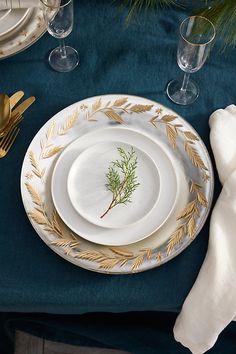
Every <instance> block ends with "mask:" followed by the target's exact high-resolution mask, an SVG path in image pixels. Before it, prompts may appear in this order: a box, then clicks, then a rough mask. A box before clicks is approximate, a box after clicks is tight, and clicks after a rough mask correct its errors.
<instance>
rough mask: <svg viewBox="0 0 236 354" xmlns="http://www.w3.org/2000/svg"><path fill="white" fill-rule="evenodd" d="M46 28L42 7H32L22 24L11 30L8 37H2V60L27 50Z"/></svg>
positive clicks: (0, 45)
mask: <svg viewBox="0 0 236 354" xmlns="http://www.w3.org/2000/svg"><path fill="white" fill-rule="evenodd" d="M46 30H47V29H46V25H45V22H44V19H43V10H42V9H41V8H40V7H37V8H36V7H35V8H32V9H30V11H29V12H28V15H27V16H26V18H25V20H24V21H23V22H22V24H21V25H20V26H17V27H16V28H15V29H14V30H13V31H11V32H10V33H9V34H8V35H7V37H6V38H5V37H3V38H0V60H1V59H5V58H7V57H9V56H11V55H14V54H17V53H19V52H21V51H23V50H25V49H26V48H28V47H29V46H31V45H32V44H33V43H35V42H36V41H37V40H38V39H39V38H40V37H41V36H42V35H43V34H44V33H45V32H46Z"/></svg>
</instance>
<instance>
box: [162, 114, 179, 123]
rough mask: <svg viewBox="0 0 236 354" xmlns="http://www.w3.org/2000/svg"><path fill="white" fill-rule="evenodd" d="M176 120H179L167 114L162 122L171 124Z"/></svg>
mask: <svg viewBox="0 0 236 354" xmlns="http://www.w3.org/2000/svg"><path fill="white" fill-rule="evenodd" d="M176 118H177V116H173V115H168V114H166V115H165V116H163V117H161V120H162V121H163V122H166V123H169V122H173V120H175V119H176Z"/></svg>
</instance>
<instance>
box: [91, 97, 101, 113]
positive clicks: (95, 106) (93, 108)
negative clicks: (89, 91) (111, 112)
mask: <svg viewBox="0 0 236 354" xmlns="http://www.w3.org/2000/svg"><path fill="white" fill-rule="evenodd" d="M101 105H102V104H101V97H100V98H99V99H98V100H97V101H95V102H94V104H93V105H92V113H94V112H96V111H97V110H98V109H99V108H100V107H101Z"/></svg>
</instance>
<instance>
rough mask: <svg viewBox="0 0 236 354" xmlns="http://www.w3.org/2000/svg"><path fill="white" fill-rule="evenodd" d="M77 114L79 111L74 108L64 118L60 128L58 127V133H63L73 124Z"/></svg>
mask: <svg viewBox="0 0 236 354" xmlns="http://www.w3.org/2000/svg"><path fill="white" fill-rule="evenodd" d="M78 116H79V112H78V110H77V109H76V110H75V111H74V112H73V113H72V114H71V115H70V116H69V117H68V118H67V120H66V122H65V124H64V125H63V127H62V128H60V129H59V132H58V134H59V135H65V134H67V133H68V131H69V130H70V129H71V128H72V127H73V126H74V125H75V122H76V120H77V118H78Z"/></svg>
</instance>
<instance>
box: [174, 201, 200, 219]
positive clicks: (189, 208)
mask: <svg viewBox="0 0 236 354" xmlns="http://www.w3.org/2000/svg"><path fill="white" fill-rule="evenodd" d="M195 204H196V201H195V200H193V201H191V202H189V203H188V204H187V205H186V207H185V208H184V209H183V210H182V211H181V212H180V213H179V214H178V215H177V218H176V220H180V219H183V218H187V217H189V215H191V214H192V213H193V212H194V211H195Z"/></svg>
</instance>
